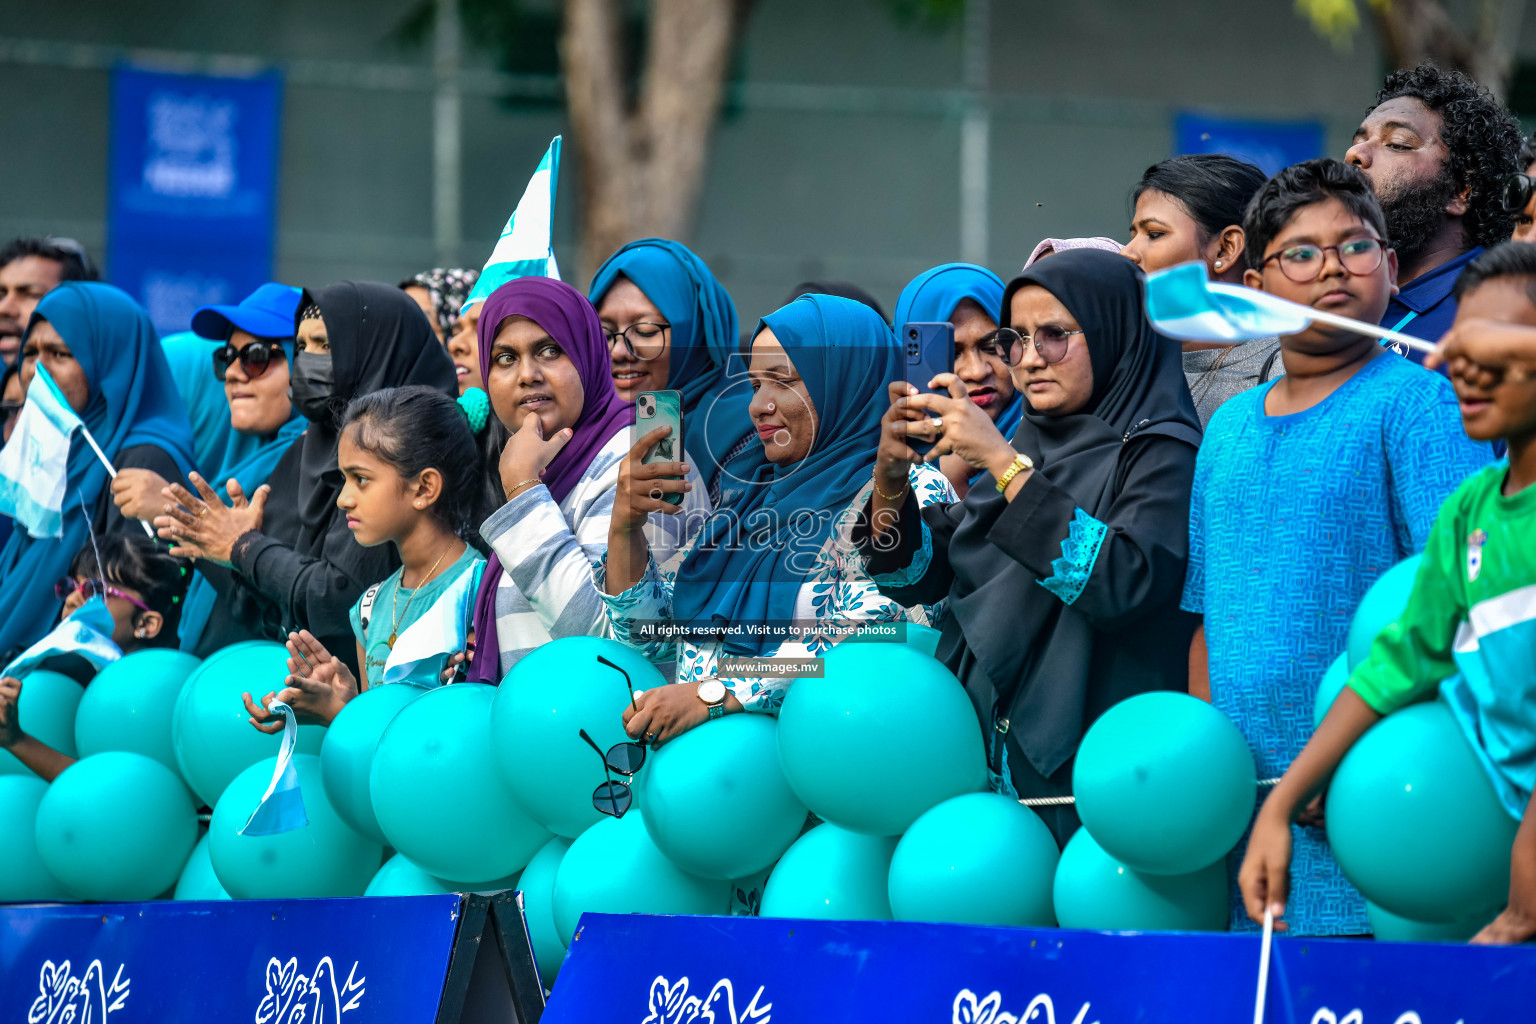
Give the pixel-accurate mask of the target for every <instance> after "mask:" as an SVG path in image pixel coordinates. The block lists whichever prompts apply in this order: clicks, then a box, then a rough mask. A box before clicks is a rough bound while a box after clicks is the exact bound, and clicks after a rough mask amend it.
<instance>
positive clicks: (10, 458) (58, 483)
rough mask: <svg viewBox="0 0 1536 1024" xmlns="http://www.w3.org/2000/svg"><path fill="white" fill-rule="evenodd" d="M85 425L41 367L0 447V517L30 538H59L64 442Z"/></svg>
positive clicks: (65, 470)
mask: <svg viewBox="0 0 1536 1024" xmlns="http://www.w3.org/2000/svg"><path fill="white" fill-rule="evenodd" d="M84 429H85V424H83V423H81V422H80V417H78V416H76V415H75V411H74V410H73V409H71V408H70V407H69V402H68V401H66V400H65V398H64V393H63V392H62V391H60V390H59V386H58V385H57V384H55V383H54V382H53V378H52V377H51V376H49V374H48V371H47V369H46V368H44V366H43V364H42V363H40V362H39V363H38V364H37V373H36V374H35V375H34V376H33V377H32V383H31V384H30V385H29V386H28V387H27V399H26V402H25V403H24V404H23V405H22V407H21V415H19V416H18V417H17V418H16V429H15V430H14V431H13V432H12V433H11V439H10V440H9V441H7V442H6V443H5V447H4V448H3V449H0V514H4V515H8V516H10V517H11V518H13V519H15V520H16V522H18V523H20V524H21V525H22V526H23V527H24V528H25V529H26V531H27V533H28V534H30V535H31V536H33V537H62V536H64V485H65V483H66V482H67V481H68V478H69V444H70V440H71V438H73V437H74V433H75V431H77V430H84Z"/></svg>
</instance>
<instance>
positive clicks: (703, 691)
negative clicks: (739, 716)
mask: <svg viewBox="0 0 1536 1024" xmlns="http://www.w3.org/2000/svg"><path fill="white" fill-rule="evenodd" d="M699 700H701V701H703V702H704V706H705V707H707V708H709V717H710V718H723V717H724V716H725V684H724V683H722V682H721V681H720V680H718V679H706V680H704V681H703V682H702V683H700V684H699Z"/></svg>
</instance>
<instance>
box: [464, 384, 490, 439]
mask: <svg viewBox="0 0 1536 1024" xmlns="http://www.w3.org/2000/svg"><path fill="white" fill-rule="evenodd" d="M459 409H460V410H461V411H463V413H464V418H465V419H466V420H468V421H469V429H470V431H471V432H472V433H475V434H478V433H480V431H482V430H484V429H485V424H486V421H487V420H489V419H490V418H491V398H490V396H489V395H487V394H486V393H485V392H484V391H482V390H481V389H479V388H470V389H469V390H468V391H466V392H464V393H463V394H462V395H460V396H459Z"/></svg>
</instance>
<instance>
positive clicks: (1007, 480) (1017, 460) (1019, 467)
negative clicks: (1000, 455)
mask: <svg viewBox="0 0 1536 1024" xmlns="http://www.w3.org/2000/svg"><path fill="white" fill-rule="evenodd" d="M1034 468H1035V462H1034V460H1033V459H1031V458H1030V457H1029V456H1028V455H1015V456H1014V457H1013V465H1011V466H1009V467H1008V471H1007V472H1006V473H1004V474H1003V475H1002V476H1000V477H998V478H997V493H998V494H1002V493H1003V492H1004V491H1006V490H1007V489H1008V485H1009V484H1011V483H1013V478H1014V477H1016V476H1018V475H1019V474H1020V473H1022V472H1024V471H1025V470H1026V469H1034Z"/></svg>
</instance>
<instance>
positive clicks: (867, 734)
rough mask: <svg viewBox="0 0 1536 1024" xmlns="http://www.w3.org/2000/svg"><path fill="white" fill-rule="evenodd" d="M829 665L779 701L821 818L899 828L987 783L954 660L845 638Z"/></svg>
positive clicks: (797, 774) (787, 749)
mask: <svg viewBox="0 0 1536 1024" xmlns="http://www.w3.org/2000/svg"><path fill="white" fill-rule="evenodd" d="M822 665H823V668H824V672H825V674H824V676H823V678H820V679H799V680H796V681H795V685H793V686H791V687H790V688H789V691H788V693H787V695H786V696H785V698H784V705H783V707H782V709H781V710H780V711H779V759H780V761H781V762H782V763H783V766H784V775H785V777H786V778H787V779H788V780H789V785H790V788H791V789H793V790H794V791H795V795H796V796H798V797H799V798H800V802H801V803H803V804H805V805H806V806H807V807H809V808H810V809H811V810H812V811H813V812H814V813H815V814H816V816H817V817H818V818H821V819H822V820H823V821H830V822H832V823H833V824H834V825H838V826H840V827H842V828H846V829H850V830H852V831H854V832H865V833H868V834H870V835H885V836H894V835H900V834H901V833H903V832H905V831H906V830H907V827H908V826H909V825H911V824H912V823H913V822H914V821H916V820H917V819H918V817H919V816H920V815H922V813H923V812H924V811H927V810H928V809H929V808H931V807H934V806H936V805H938V804H941V803H943V802H944V801H945V800H948V799H949V798H950V797H954V796H959V795H960V794H962V793H974V792H979V791H981V790H984V789H986V788H987V762H986V755H985V752H984V751H983V749H982V738H981V727H980V724H979V723H978V722H977V719H976V712H975V710H974V709H973V708H972V707H971V700H970V698H969V697H968V696H966V693H965V688H964V687H963V686H961V685H960V683H959V681H958V680H957V679H955V676H954V674H953V673H952V672H950V671H949V669H947V668H945V667H944V666H943V665H941V664H940V663H939V662H937V661H935V660H934V659H933V658H931V657H929V656H928V655H926V654H923V653H922V652H921V651H918V650H916V649H914V648H912V647H911V646H908V645H906V644H876V643H858V644H838V645H837V646H835V647H833V648H832V649H831V650H830V651H828V652H827V654H826V657H825V658H823V659H822ZM893 773H894V774H893Z"/></svg>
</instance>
